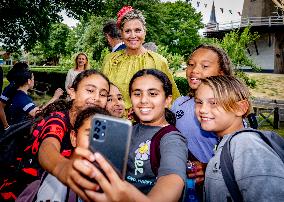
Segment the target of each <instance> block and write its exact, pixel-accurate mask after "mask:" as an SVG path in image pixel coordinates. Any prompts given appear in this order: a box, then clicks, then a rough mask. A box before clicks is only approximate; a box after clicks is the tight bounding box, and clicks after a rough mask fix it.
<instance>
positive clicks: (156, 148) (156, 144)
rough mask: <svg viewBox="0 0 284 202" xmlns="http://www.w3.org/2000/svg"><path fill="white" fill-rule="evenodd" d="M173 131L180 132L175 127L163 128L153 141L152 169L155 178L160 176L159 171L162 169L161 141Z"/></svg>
mask: <svg viewBox="0 0 284 202" xmlns="http://www.w3.org/2000/svg"><path fill="white" fill-rule="evenodd" d="M172 131H178V129H177V128H176V127H175V126H173V125H167V126H165V127H163V128H161V129H160V130H159V131H158V132H157V133H156V134H155V135H154V136H153V137H152V139H151V143H150V163H151V169H152V171H153V173H154V174H155V176H157V175H158V169H159V167H160V159H161V154H160V141H161V139H162V138H163V137H164V135H165V134H168V133H169V132H172Z"/></svg>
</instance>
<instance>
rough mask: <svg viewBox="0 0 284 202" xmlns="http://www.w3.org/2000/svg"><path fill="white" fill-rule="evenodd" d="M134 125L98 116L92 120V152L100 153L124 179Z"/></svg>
mask: <svg viewBox="0 0 284 202" xmlns="http://www.w3.org/2000/svg"><path fill="white" fill-rule="evenodd" d="M131 133H132V123H131V122H130V121H129V120H125V119H120V118H116V117H111V116H106V115H101V114H96V115H94V117H93V119H92V127H91V132H90V146H89V147H90V150H91V151H93V152H100V153H101V154H102V155H103V156H104V157H105V158H106V159H107V160H108V161H109V162H110V164H112V166H113V168H114V169H115V170H116V172H117V173H118V174H119V176H120V177H121V178H122V179H124V178H125V173H126V165H127V159H128V153H129V146H130V139H131Z"/></svg>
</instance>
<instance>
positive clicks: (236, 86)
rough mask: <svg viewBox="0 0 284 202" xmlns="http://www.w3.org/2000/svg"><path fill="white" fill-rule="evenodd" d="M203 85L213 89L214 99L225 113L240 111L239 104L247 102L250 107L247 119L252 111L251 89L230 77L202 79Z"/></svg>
mask: <svg viewBox="0 0 284 202" xmlns="http://www.w3.org/2000/svg"><path fill="white" fill-rule="evenodd" d="M202 84H204V85H208V86H209V87H210V88H211V89H212V91H213V93H214V98H216V100H217V103H218V104H219V105H220V106H221V107H223V108H224V110H225V111H231V112H233V111H236V110H239V107H240V106H239V105H238V102H239V101H242V100H246V101H247V102H248V105H249V106H248V110H247V112H246V113H245V114H244V115H243V117H244V118H245V117H246V116H247V115H248V114H249V112H250V109H251V102H250V92H249V89H248V88H247V86H246V85H245V84H244V83H243V82H241V81H240V80H239V79H237V78H236V77H233V76H228V75H224V76H211V77H208V78H205V79H202Z"/></svg>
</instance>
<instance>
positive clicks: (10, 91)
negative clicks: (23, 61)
mask: <svg viewBox="0 0 284 202" xmlns="http://www.w3.org/2000/svg"><path fill="white" fill-rule="evenodd" d="M16 93H17V88H16V86H15V83H14V82H10V83H9V85H8V86H6V87H5V88H4V90H3V92H2V94H1V97H0V101H1V102H3V103H4V104H6V105H7V104H8V103H9V100H10V99H11V98H13V97H14V95H15V94H16Z"/></svg>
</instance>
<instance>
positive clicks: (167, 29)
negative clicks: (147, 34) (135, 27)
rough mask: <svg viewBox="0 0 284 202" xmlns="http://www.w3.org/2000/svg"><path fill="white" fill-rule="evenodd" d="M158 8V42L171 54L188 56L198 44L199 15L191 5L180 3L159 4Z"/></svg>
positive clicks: (200, 26)
mask: <svg viewBox="0 0 284 202" xmlns="http://www.w3.org/2000/svg"><path fill="white" fill-rule="evenodd" d="M159 7H160V10H159V15H160V16H161V23H160V24H159V27H158V28H159V29H160V31H159V32H158V33H159V42H160V43H162V44H163V45H167V46H168V47H169V51H171V52H172V53H179V54H181V55H185V56H187V55H189V53H190V52H191V51H192V49H193V48H194V47H196V46H197V45H198V44H199V43H200V42H199V41H200V36H199V35H198V30H199V29H201V28H203V24H202V23H201V19H202V15H201V13H196V10H195V9H194V8H193V7H192V6H191V4H188V3H186V2H182V1H177V2H174V3H170V2H167V3H161V4H160V5H159Z"/></svg>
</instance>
